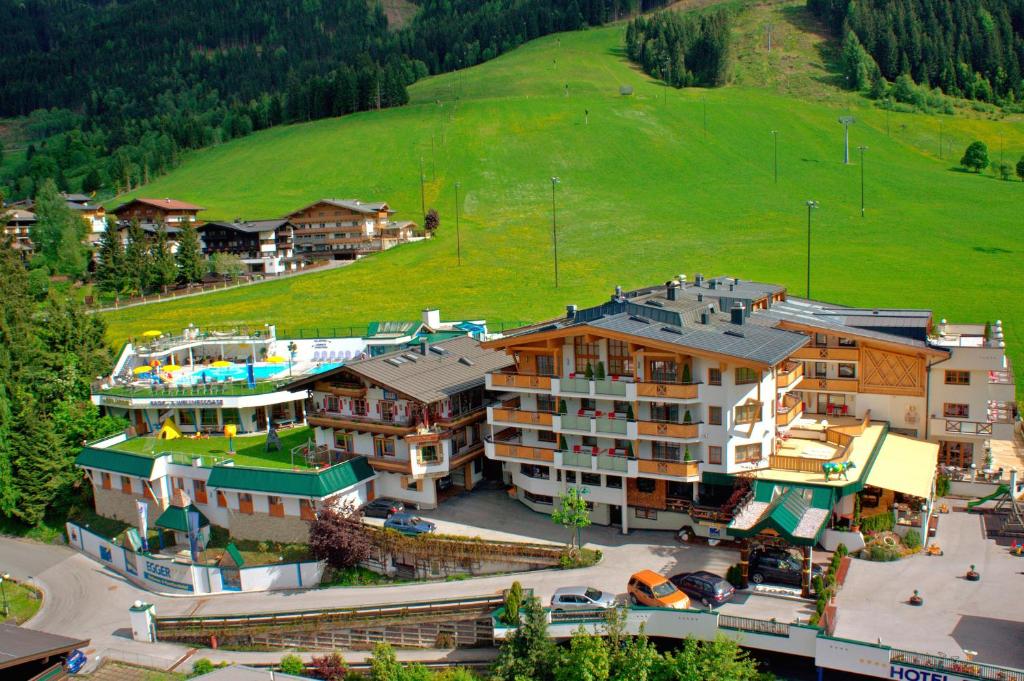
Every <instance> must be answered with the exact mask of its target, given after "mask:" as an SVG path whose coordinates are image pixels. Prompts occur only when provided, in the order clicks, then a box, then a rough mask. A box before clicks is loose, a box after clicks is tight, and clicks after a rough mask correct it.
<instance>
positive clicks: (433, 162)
mask: <svg viewBox="0 0 1024 681" xmlns="http://www.w3.org/2000/svg"><path fill="white" fill-rule="evenodd" d="M430 179H431V181H433V182H437V157H436V156H434V133H430Z"/></svg>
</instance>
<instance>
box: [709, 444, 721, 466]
mask: <svg viewBox="0 0 1024 681" xmlns="http://www.w3.org/2000/svg"><path fill="white" fill-rule="evenodd" d="M708 463H713V464H721V463H722V448H721V447H719V446H717V445H710V446H708Z"/></svg>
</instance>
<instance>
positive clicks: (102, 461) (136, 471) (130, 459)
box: [75, 447, 153, 480]
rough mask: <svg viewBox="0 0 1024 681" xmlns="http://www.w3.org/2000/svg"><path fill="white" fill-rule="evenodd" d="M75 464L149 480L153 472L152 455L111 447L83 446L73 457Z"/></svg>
mask: <svg viewBox="0 0 1024 681" xmlns="http://www.w3.org/2000/svg"><path fill="white" fill-rule="evenodd" d="M75 465H76V466H82V467H83V468H97V469H99V470H101V471H111V472H113V473H124V474H125V475H134V476H136V477H139V478H145V479H146V480H149V478H150V476H151V475H152V474H153V457H151V456H146V455H139V454H128V453H126V452H119V451H116V450H113V449H99V448H97V447H83V448H82V451H81V452H79V453H78V456H77V457H75Z"/></svg>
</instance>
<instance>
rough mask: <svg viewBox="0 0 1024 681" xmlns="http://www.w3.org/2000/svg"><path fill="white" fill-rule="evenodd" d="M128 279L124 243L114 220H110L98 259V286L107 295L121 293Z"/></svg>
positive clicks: (100, 246) (102, 235) (102, 239)
mask: <svg viewBox="0 0 1024 681" xmlns="http://www.w3.org/2000/svg"><path fill="white" fill-rule="evenodd" d="M126 278H127V277H126V273H125V252H124V243H123V242H122V241H121V235H120V233H118V231H117V225H116V224H115V223H114V220H113V219H112V218H108V219H107V228H106V229H105V230H103V234H101V235H100V243H99V250H98V252H97V257H96V286H97V287H98V288H99V290H101V291H105V292H107V293H121V292H122V291H123V290H124V288H125V280H126Z"/></svg>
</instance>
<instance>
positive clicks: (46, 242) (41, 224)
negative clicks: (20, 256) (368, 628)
mask: <svg viewBox="0 0 1024 681" xmlns="http://www.w3.org/2000/svg"><path fill="white" fill-rule="evenodd" d="M35 212H36V223H35V225H33V226H32V231H31V237H32V243H33V245H34V246H35V252H36V254H35V258H36V259H37V260H38V261H39V262H40V263H43V264H45V265H46V266H47V267H49V268H50V271H51V272H53V273H55V274H65V275H68V276H70V277H76V278H77V277H80V276H82V275H83V274H84V273H85V270H86V267H87V265H88V255H87V249H86V247H85V246H84V245H83V244H82V241H83V239H84V238H85V222H84V221H83V220H82V219H81V218H80V217H79V216H77V215H75V213H74V211H72V210H71V209H70V208H68V205H67V201H65V200H64V198H63V197H62V196H61V195H60V194H59V193H58V191H57V184H56V183H55V182H54V181H53V180H51V179H46V180H44V181H43V183H42V185H41V186H40V187H39V191H38V193H37V194H36V207H35Z"/></svg>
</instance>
